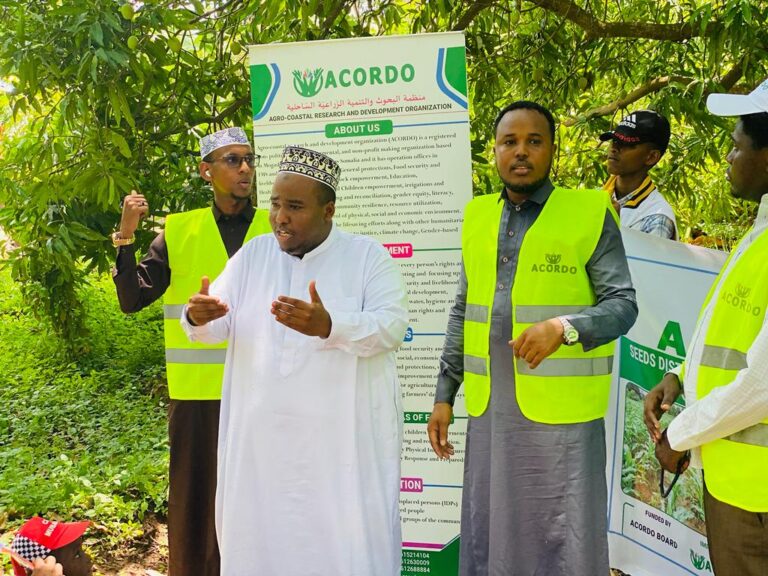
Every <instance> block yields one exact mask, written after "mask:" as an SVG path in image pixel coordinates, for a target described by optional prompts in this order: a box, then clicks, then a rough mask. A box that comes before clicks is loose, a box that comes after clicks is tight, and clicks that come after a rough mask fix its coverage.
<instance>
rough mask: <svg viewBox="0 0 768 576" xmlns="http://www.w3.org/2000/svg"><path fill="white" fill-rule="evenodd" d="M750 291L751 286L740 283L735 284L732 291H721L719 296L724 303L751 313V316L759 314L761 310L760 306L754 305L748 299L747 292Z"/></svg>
mask: <svg viewBox="0 0 768 576" xmlns="http://www.w3.org/2000/svg"><path fill="white" fill-rule="evenodd" d="M750 292H752V288H749V287H747V286H744V285H742V284H736V288H735V290H734V291H733V292H730V291H726V292H723V293H722V295H721V296H720V298H721V299H722V300H723V301H724V302H725V303H726V304H729V305H731V306H733V307H734V308H736V309H737V310H740V311H741V312H746V313H747V314H752V316H759V315H760V312H762V310H763V309H762V308H761V307H760V306H755V305H754V304H753V303H752V301H751V300H749V294H750Z"/></svg>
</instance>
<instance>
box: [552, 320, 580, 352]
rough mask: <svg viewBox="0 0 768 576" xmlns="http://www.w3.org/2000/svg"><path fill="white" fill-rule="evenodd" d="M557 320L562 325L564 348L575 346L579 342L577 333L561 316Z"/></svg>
mask: <svg viewBox="0 0 768 576" xmlns="http://www.w3.org/2000/svg"><path fill="white" fill-rule="evenodd" d="M557 319H558V320H560V324H562V325H563V344H565V345H566V346H573V345H574V344H576V342H578V341H579V331H578V330H576V328H574V327H573V324H571V323H570V322H568V320H566V319H565V318H563V317H562V316H558V317H557Z"/></svg>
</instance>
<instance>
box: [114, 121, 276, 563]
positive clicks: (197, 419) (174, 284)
mask: <svg viewBox="0 0 768 576" xmlns="http://www.w3.org/2000/svg"><path fill="white" fill-rule="evenodd" d="M200 156H201V162H200V164H199V171H200V176H201V177H202V178H203V180H205V181H206V182H209V183H210V184H211V188H212V189H213V206H211V207H210V208H201V209H198V210H191V211H189V212H182V213H179V214H169V215H168V217H167V218H166V221H165V230H164V231H162V232H160V234H158V236H157V237H156V238H155V239H154V240H153V241H152V244H151V245H150V247H149V251H148V253H147V255H146V257H145V258H143V259H142V260H141V262H140V263H139V264H138V266H137V264H136V253H135V248H134V245H133V241H134V232H135V231H136V228H137V227H138V224H139V220H140V218H141V217H142V216H144V215H146V214H147V213H148V211H149V207H148V205H147V201H146V199H145V197H144V196H143V195H142V194H137V193H136V192H132V193H131V194H130V195H129V196H126V197H125V199H124V201H123V215H122V219H121V221H120V230H119V231H117V232H115V233H114V234H113V235H112V240H113V243H114V244H115V246H117V247H118V253H117V262H116V265H115V270H114V272H113V278H114V281H115V286H116V288H117V296H118V299H119V301H120V308H121V309H122V310H123V312H136V311H138V310H141V309H142V308H144V307H145V306H148V305H149V304H151V303H152V302H154V301H155V300H157V299H158V298H160V297H161V296H164V299H163V304H164V306H163V311H164V316H165V326H164V328H165V348H166V353H165V358H166V367H167V375H168V391H169V395H170V399H171V401H170V407H169V411H168V419H169V420H168V433H169V439H170V450H171V460H170V471H169V480H170V494H169V501H168V556H169V559H168V564H169V573H170V575H171V576H187V575H190V574H194V575H195V576H218V574H219V572H220V569H219V566H220V560H219V550H218V545H217V542H216V531H215V526H214V502H215V494H216V451H217V442H218V426H219V408H220V399H221V385H222V380H223V374H224V356H225V354H226V343H223V344H220V345H216V346H211V345H205V344H198V343H190V342H189V340H188V339H187V337H186V336H185V334H184V332H183V331H182V329H181V327H180V326H179V315H180V314H181V310H182V308H183V306H184V304H185V303H186V301H187V299H188V298H189V296H190V295H191V294H194V293H195V292H197V290H198V288H199V286H200V278H201V276H208V277H209V278H210V279H211V280H213V278H215V277H216V276H218V274H219V273H220V272H221V271H222V270H223V269H224V266H225V265H226V263H227V260H228V259H229V258H231V257H232V256H233V255H234V254H235V252H237V251H238V250H239V249H240V247H241V246H242V245H243V243H244V242H246V241H248V240H250V239H251V238H252V237H254V236H256V235H258V234H264V233H267V232H270V231H271V228H270V226H269V216H268V212H267V211H266V210H256V209H255V208H254V207H253V205H252V204H251V189H252V183H253V176H254V167H255V166H256V165H257V163H258V159H259V156H258V155H256V154H254V151H253V149H252V148H251V145H250V143H249V141H248V138H247V136H246V134H245V132H244V131H243V130H242V129H241V128H226V129H224V130H220V131H218V132H215V133H213V134H210V135H208V136H205V137H203V138H202V139H201V140H200Z"/></svg>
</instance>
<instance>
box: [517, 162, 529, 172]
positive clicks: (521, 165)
mask: <svg viewBox="0 0 768 576" xmlns="http://www.w3.org/2000/svg"><path fill="white" fill-rule="evenodd" d="M515 168H528V169H529V170H533V166H531V165H530V164H529V163H528V162H516V163H514V164H512V170H514V169H515Z"/></svg>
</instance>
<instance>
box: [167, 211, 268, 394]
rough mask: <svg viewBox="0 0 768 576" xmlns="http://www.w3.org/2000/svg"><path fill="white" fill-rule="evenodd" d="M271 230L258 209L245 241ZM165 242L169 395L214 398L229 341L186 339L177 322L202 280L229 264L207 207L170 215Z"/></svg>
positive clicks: (211, 214)
mask: <svg viewBox="0 0 768 576" xmlns="http://www.w3.org/2000/svg"><path fill="white" fill-rule="evenodd" d="M270 231H271V228H270V226H269V212H268V211H266V210H256V213H255V214H254V216H253V221H252V222H251V225H250V227H249V228H248V232H247V233H246V235H245V240H244V242H247V241H248V240H250V239H251V238H253V237H254V236H258V235H259V234H265V233H267V232H270ZM165 242H166V245H167V246H168V263H169V266H170V268H171V285H170V286H169V287H168V290H166V291H165V295H164V298H163V316H164V328H165V362H166V371H167V375H168V393H169V395H170V397H171V398H173V399H175V400H218V399H220V398H221V383H222V380H223V377H224V358H225V356H226V352H227V350H226V348H227V343H226V342H224V343H221V344H201V343H198V342H190V341H189V339H188V338H187V335H186V334H185V333H184V330H182V328H181V324H180V323H179V319H180V318H181V313H182V310H183V308H184V305H185V304H186V303H187V301H188V300H189V297H190V296H192V295H193V294H195V293H196V292H198V291H199V290H200V279H201V278H202V277H203V276H208V278H210V280H211V282H213V280H214V279H215V278H216V277H217V276H218V275H219V274H221V272H222V270H224V266H226V264H227V260H228V256H227V250H226V248H225V247H224V242H223V241H222V239H221V234H220V233H219V228H218V226H217V225H216V219H215V218H214V216H213V212H212V211H211V209H210V208H200V209H199V210H191V211H189V212H182V213H180V214H169V215H168V217H167V218H166V221H165Z"/></svg>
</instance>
